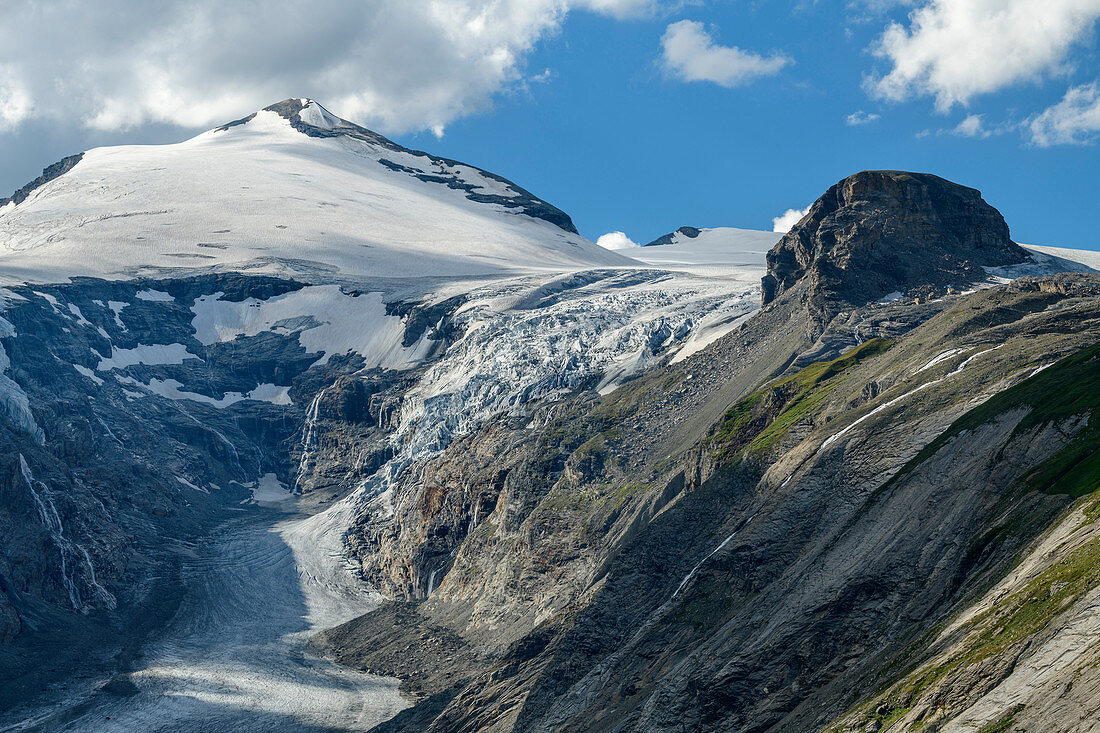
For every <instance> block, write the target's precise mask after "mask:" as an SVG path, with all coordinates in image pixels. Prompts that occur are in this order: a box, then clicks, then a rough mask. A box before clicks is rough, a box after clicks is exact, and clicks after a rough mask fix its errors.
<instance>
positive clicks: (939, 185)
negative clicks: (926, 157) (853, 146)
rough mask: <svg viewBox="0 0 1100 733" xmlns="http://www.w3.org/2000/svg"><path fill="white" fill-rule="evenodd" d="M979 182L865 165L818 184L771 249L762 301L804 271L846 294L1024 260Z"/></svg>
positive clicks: (966, 277)
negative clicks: (825, 186)
mask: <svg viewBox="0 0 1100 733" xmlns="http://www.w3.org/2000/svg"><path fill="white" fill-rule="evenodd" d="M1027 258H1028V254H1027V253H1026V251H1025V250H1024V249H1023V248H1022V247H1020V246H1019V245H1017V244H1015V243H1014V242H1013V241H1012V240H1011V239H1010V238H1009V231H1008V225H1007V224H1006V223H1005V220H1004V218H1003V217H1002V216H1001V213H1000V212H999V211H997V209H995V208H993V207H992V206H990V205H989V204H988V203H986V202H985V200H984V199H982V195H981V192H980V191H978V190H976V189H973V188H968V187H966V186H961V185H959V184H957V183H952V182H951V181H948V180H945V179H943V178H940V177H939V176H934V175H932V174H929V173H909V172H905V171H862V172H860V173H856V174H854V175H851V176H848V177H847V178H845V179H844V180H842V181H840V182H838V183H836V184H835V185H833V186H832V187H830V188H829V190H828V191H826V192H825V194H824V195H822V196H821V198H819V199H818V200H817V201H815V202H814V204H813V206H811V207H810V209H809V211H808V212H807V214H806V216H804V217H803V218H802V220H801V221H800V222H798V224H796V225H795V226H794V227H793V228H792V229H791V230H790V231H789V232H788V233H787V234H786V235H784V237H783V238H782V239H781V240H779V242H778V243H777V244H776V245H775V247H773V248H772V250H771V251H770V252H769V253H768V256H767V262H768V274H767V275H766V276H765V277H764V281H763V288H764V297H763V302H764V305H767V304H768V303H769V302H771V301H772V300H774V299H775V298H777V297H778V296H779V295H780V294H781V293H783V292H784V291H786V290H788V289H790V288H791V287H793V286H794V285H795V284H797V283H799V282H802V281H804V280H805V281H807V282H808V284H809V288H810V296H811V298H812V299H814V300H822V299H838V300H840V301H844V302H847V303H852V304H859V305H862V304H863V303H866V302H869V301H871V300H875V299H877V298H881V297H883V296H885V295H887V294H888V293H892V292H896V291H900V292H905V291H908V290H910V289H912V288H915V287H922V286H932V287H936V288H939V287H945V286H948V285H965V284H967V283H971V282H975V281H978V280H980V279H982V278H983V277H984V271H983V270H982V267H983V266H985V267H995V266H1003V265H1012V264H1017V263H1020V262H1023V261H1025V260H1026V259H1027Z"/></svg>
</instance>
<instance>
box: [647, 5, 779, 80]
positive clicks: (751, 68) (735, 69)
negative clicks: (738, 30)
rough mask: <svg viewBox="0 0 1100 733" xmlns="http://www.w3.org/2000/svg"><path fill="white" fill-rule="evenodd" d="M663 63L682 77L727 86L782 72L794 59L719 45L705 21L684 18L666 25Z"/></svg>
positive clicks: (672, 72) (662, 40)
mask: <svg viewBox="0 0 1100 733" xmlns="http://www.w3.org/2000/svg"><path fill="white" fill-rule="evenodd" d="M661 47H662V55H661V64H662V66H663V67H664V69H665V71H666V72H667V73H668V74H669V75H671V76H674V77H676V78H678V79H680V80H682V81H710V82H714V83H715V84H719V85H721V86H724V87H735V86H738V85H740V84H747V83H749V82H750V81H752V80H754V79H756V78H757V77H760V76H771V75H773V74H777V73H779V70H780V69H782V68H783V67H784V66H786V65H787V64H790V63H792V62H791V59H789V58H787V57H786V56H783V55H782V54H778V53H777V54H772V55H771V56H768V57H764V56H759V55H757V54H754V53H751V52H748V51H742V50H741V49H739V48H737V47H736V46H719V45H717V44H715V43H714V39H713V38H712V37H711V35H710V34H709V33H708V32H707V30H706V29H705V28H704V27H703V24H702V23H697V22H695V21H692V20H681V21H679V22H676V23H673V24H671V25H669V26H668V28H666V29H665V34H664V36H663V37H662V38H661Z"/></svg>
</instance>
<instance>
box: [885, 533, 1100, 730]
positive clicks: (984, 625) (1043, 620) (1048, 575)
mask: <svg viewBox="0 0 1100 733" xmlns="http://www.w3.org/2000/svg"><path fill="white" fill-rule="evenodd" d="M1097 585H1100V539H1095V540H1092V541H1090V542H1088V543H1086V544H1084V545H1082V546H1081V547H1079V548H1078V549H1077V550H1075V551H1074V552H1072V553H1070V554H1069V555H1068V556H1066V557H1065V558H1063V559H1062V560H1060V561H1059V562H1058V563H1056V564H1055V565H1053V566H1051V567H1050V568H1048V569H1047V570H1046V571H1044V572H1043V573H1041V574H1040V575H1039V576H1038V577H1036V578H1034V579H1033V580H1032V581H1031V582H1030V583H1028V584H1027V585H1026V586H1025V587H1024V588H1023V589H1022V590H1020V591H1017V592H1016V593H1013V594H1012V595H1011V596H1009V597H1008V598H1006V599H1004V600H1003V601H1000V602H999V603H997V605H995V606H994V607H993V608H991V609H989V610H988V611H986V612H985V613H983V614H982V615H980V616H979V617H978V618H976V619H974V621H972V622H970V624H969V626H970V628H971V630H972V631H971V633H970V635H969V636H968V637H967V639H966V640H965V641H964V642H963V646H962V649H961V650H960V651H959V652H958V653H956V654H954V655H952V656H951V657H950V658H949V659H947V660H945V661H944V662H943V663H941V664H938V665H935V666H932V667H929V668H926V669H923V670H919V671H918V672H916V673H914V674H913V675H911V676H910V677H909V678H908V680H907V681H905V682H904V683H903V690H904V692H905V694H906V697H907V698H908V699H910V700H913V699H915V698H916V697H917V696H918V695H920V694H921V693H922V692H923V691H924V690H926V689H928V688H929V687H930V686H931V685H932V684H934V683H935V682H936V681H937V680H939V679H941V678H943V677H944V676H946V675H947V674H949V673H950V672H952V671H954V670H957V669H959V668H962V667H966V666H969V665H971V664H974V663H976V662H981V661H982V660H984V659H988V658H989V657H992V656H993V655H996V654H1000V653H1002V652H1004V651H1005V650H1006V649H1008V648H1009V647H1012V646H1015V645H1017V644H1020V643H1023V642H1025V641H1026V640H1027V639H1029V638H1030V637H1031V636H1032V635H1034V634H1035V633H1037V632H1039V631H1041V630H1042V629H1044V628H1045V627H1046V626H1047V624H1049V623H1050V621H1051V620H1052V619H1053V618H1054V617H1055V616H1057V615H1058V614H1059V613H1061V612H1062V611H1064V610H1066V609H1067V608H1069V607H1070V606H1071V605H1072V604H1073V603H1075V602H1076V601H1077V599H1079V598H1080V597H1081V596H1082V595H1083V594H1084V593H1086V592H1088V591H1089V590H1091V589H1093V588H1095V587H1096V586H1097ZM996 730H1001V729H996Z"/></svg>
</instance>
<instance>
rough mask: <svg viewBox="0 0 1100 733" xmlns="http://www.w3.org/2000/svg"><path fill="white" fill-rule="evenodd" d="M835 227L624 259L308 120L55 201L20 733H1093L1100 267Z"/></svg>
mask: <svg viewBox="0 0 1100 733" xmlns="http://www.w3.org/2000/svg"><path fill="white" fill-rule="evenodd" d="M810 212H811V213H810V214H808V215H807V217H805V218H804V219H803V220H802V221H801V222H799V224H798V225H796V226H795V228H794V229H792V231H791V232H790V233H788V234H786V235H782V234H777V233H770V232H754V231H749V230H743V229H733V228H712V229H706V228H695V227H681V228H680V229H679V230H677V231H676V232H673V233H671V234H668V235H665V236H662V237H660V238H658V239H656V240H655V241H653V242H651V243H650V244H649V245H646V246H644V247H640V248H631V249H629V250H623V251H618V252H612V251H608V250H605V249H603V248H601V247H598V246H596V245H595V244H593V243H591V242H589V241H588V240H586V239H584V238H583V237H581V236H580V235H579V234H578V233H577V232H576V230H575V228H574V227H573V224H572V222H571V221H570V219H569V217H568V215H566V214H565V213H564V212H562V211H560V210H559V209H557V208H555V207H554V206H553V205H551V204H549V203H547V202H545V201H542V200H541V199H539V198H537V197H536V196H535V195H534V194H532V193H530V192H529V191H527V190H525V189H523V188H521V187H520V186H518V185H516V184H514V183H512V182H510V181H508V180H506V179H504V178H501V177H499V176H497V175H495V174H492V173H489V172H487V171H484V170H481V169H479V168H476V167H474V166H472V165H468V164H464V163H460V162H457V161H453V160H447V159H443V158H439V157H436V156H433V155H430V154H428V153H423V152H418V151H412V150H408V149H405V148H403V147H401V146H399V145H396V144H395V143H393V142H391V141H389V140H387V139H385V138H384V137H382V136H380V135H377V134H376V133H373V132H371V131H370V130H367V129H365V128H362V127H359V126H357V125H354V124H353V123H350V122H347V121H345V120H341V119H339V118H337V117H335V116H334V115H332V114H331V113H329V112H328V111H327V110H325V109H324V108H323V107H322V106H321V105H319V104H317V103H316V102H313V101H311V100H307V99H288V100H285V101H283V102H280V103H278V104H275V105H272V106H270V107H268V108H266V109H264V110H261V111H258V112H256V113H254V114H252V115H249V116H247V117H244V118H242V119H240V120H237V121H234V122H231V123H228V124H226V125H223V126H221V127H219V128H217V129H214V130H211V131H209V132H206V133H203V134H201V135H199V136H197V137H195V138H193V139H191V140H188V141H186V142H182V143H179V144H175V145H165V146H125V147H118V148H103V149H96V150H91V151H88V152H86V153H83V154H82V155H77V156H72V157H70V158H66V159H65V160H64V161H61V162H60V163H58V164H56V165H54V166H50V167H49V168H47V169H46V170H45V171H44V172H43V175H42V176H41V177H40V178H39V179H37V180H36V181H33V182H31V183H30V184H28V185H27V186H25V187H23V188H22V189H20V190H19V191H18V192H16V194H15V195H13V196H12V197H10V198H9V199H5V200H4V201H3V202H2V205H0V281H2V284H3V288H2V289H0V296H2V306H0V308H2V310H0V346H2V349H0V372H2V373H0V445H2V449H0V531H2V536H3V537H4V540H5V541H4V543H3V546H2V547H0V730H49V731H55V730H60V731H85V730H108V731H159V730H184V731H192V730H194V731H198V730H230V729H232V730H256V731H261V730H262V731H265V732H267V731H271V730H286V731H311V732H313V731H317V732H319V731H334V730H367V729H371V728H372V727H374V726H378V730H416V731H420V730H436V731H476V730H494V731H537V730H546V731H549V730H555V731H557V730H620V731H626V730H632V731H643V730H644V731H650V730H737V731H764V730H775V731H780V730H783V731H787V730H821V729H826V728H828V729H832V730H880V729H885V728H890V729H894V730H907V729H910V728H913V729H915V728H921V729H925V730H939V729H959V730H979V729H981V726H984V725H1001V724H1002V722H1003V721H1005V720H1009V719H1010V718H1011V720H1010V722H1009V723H1007V724H1006V725H1011V724H1012V722H1020V723H1021V724H1022V725H1024V726H1031V728H1030V729H1036V730H1038V729H1043V730H1087V729H1088V728H1087V726H1085V725H1084V724H1083V723H1081V722H1080V721H1084V720H1090V719H1095V718H1088V717H1087V716H1088V715H1089V714H1091V713H1090V711H1092V712H1094V711H1095V710H1096V705H1097V702H1098V694H1097V692H1096V690H1097V689H1100V684H1093V682H1094V681H1097V682H1100V680H1097V678H1096V672H1095V670H1096V665H1095V664H1094V662H1095V660H1096V658H1097V654H1098V653H1100V652H1098V651H1097V647H1096V645H1095V644H1093V642H1091V641H1085V642H1081V643H1077V642H1076V641H1074V640H1075V639H1080V638H1086V639H1087V638H1088V636H1087V635H1088V633H1089V630H1090V629H1092V628H1093V626H1095V625H1096V624H1097V623H1100V621H1098V619H1100V615H1097V614H1096V613H1094V608H1095V597H1096V594H1097V593H1100V578H1098V577H1095V572H1094V571H1093V570H1092V568H1093V566H1094V565H1095V563H1092V562H1091V558H1092V553H1095V552H1096V549H1095V548H1094V547H1093V545H1094V544H1096V543H1097V542H1100V540H1098V539H1097V538H1096V537H1094V535H1095V530H1094V526H1095V525H1094V524H1092V523H1091V519H1089V518H1090V517H1092V516H1093V515H1094V514H1095V513H1096V510H1097V509H1096V500H1095V497H1094V495H1093V493H1092V492H1093V491H1094V490H1095V489H1096V488H1097V486H1096V485H1095V477H1096V469H1095V466H1096V460H1097V459H1096V456H1097V453H1096V445H1097V441H1096V438H1095V430H1094V426H1093V425H1092V423H1093V422H1094V420H1093V410H1094V409H1095V408H1096V407H1097V405H1096V400H1095V395H1096V393H1097V389H1100V387H1098V386H1097V373H1096V368H1095V364H1096V363H1097V360H1096V358H1095V355H1094V354H1093V351H1094V350H1095V347H1094V344H1095V343H1096V342H1097V341H1098V340H1100V280H1098V279H1097V278H1098V277H1100V276H1097V275H1093V274H1092V273H1093V272H1094V270H1093V267H1096V266H1100V262H1097V261H1096V258H1095V256H1093V255H1089V254H1087V253H1075V252H1070V251H1064V250H1054V249H1053V248H1031V249H1024V248H1021V247H1019V246H1018V245H1016V244H1015V243H1013V242H1012V241H1011V239H1010V238H1009V233H1008V228H1007V225H1006V224H1005V222H1004V220H1003V219H1002V218H1001V216H1000V214H999V213H998V212H997V211H996V210H995V209H993V208H992V207H990V206H989V205H988V204H986V203H985V202H984V201H983V200H982V199H981V196H980V194H979V193H978V192H977V191H975V190H973V189H968V188H964V187H962V186H957V185H956V184H953V183H950V182H948V181H944V180H942V179H938V178H936V177H934V176H928V175H925V174H910V173H899V172H890V171H879V172H864V173H860V174H856V175H855V176H851V177H849V178H847V179H844V181H841V182H840V183H838V184H837V186H835V187H833V188H832V189H830V191H829V192H827V193H826V194H825V196H823V197H822V198H821V199H820V200H819V201H818V202H817V203H815V205H814V206H813V207H811V210H810ZM899 253H901V254H900V255H899ZM902 255H903V256H902ZM762 279H763V285H762ZM1035 604H1039V606H1036V605H1035ZM1037 607H1041V608H1043V609H1045V610H1043V612H1042V613H1039V614H1036V613H1032V612H1031V611H1033V610H1034V609H1035V608H1037ZM1021 609H1023V611H1021ZM1006 629H1011V633H1008V632H1007V631H1005V630H1006ZM1082 635H1084V636H1082ZM991 639H992V641H991ZM1070 680H1073V681H1074V684H1073V685H1069V681H1070ZM1063 682H1064V683H1065V684H1066V685H1069V686H1066V687H1065V689H1064V690H1062V691H1061V692H1060V693H1059V694H1060V695H1061V698H1059V699H1061V700H1062V701H1063V702H1061V703H1059V704H1057V705H1055V704H1052V703H1050V700H1049V698H1051V696H1052V695H1051V691H1054V690H1056V689H1060V688H1059V687H1058V686H1059V684H1062V683H1063ZM1071 688H1072V689H1071ZM1072 721H1076V722H1072ZM1074 726H1077V727H1074Z"/></svg>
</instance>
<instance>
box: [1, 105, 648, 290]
mask: <svg viewBox="0 0 1100 733" xmlns="http://www.w3.org/2000/svg"><path fill="white" fill-rule="evenodd" d="M0 240H2V242H3V247H2V249H0V263H2V266H3V271H4V276H5V278H6V279H8V280H9V281H12V280H18V281H23V280H26V281H34V282H57V281H60V280H63V279H65V278H69V277H72V276H75V275H84V276H95V277H109V278H118V277H129V276H134V275H139V274H140V275H146V276H158V277H159V276H164V275H166V274H169V273H170V274H175V275H180V274H186V273H189V272H195V271H210V270H237V271H245V272H249V273H257V274H259V273H263V274H280V275H290V276H294V277H300V278H305V279H309V280H320V279H325V278H328V279H332V278H334V277H339V278H341V279H346V280H350V279H354V278H362V277H378V278H382V277H424V276H438V277H453V276H456V275H482V274H487V273H500V272H514V271H526V270H530V269H539V268H543V269H564V268H580V267H592V266H600V265H619V266H621V265H628V264H630V261H629V260H628V259H627V258H625V257H621V256H616V255H615V254H613V253H609V252H607V251H606V250H603V249H601V248H599V247H595V246H594V245H592V244H591V243H590V242H588V241H587V240H585V239H584V238H582V237H580V236H579V235H577V233H576V230H575V229H574V227H573V224H572V222H571V221H570V220H569V217H568V216H567V215H565V214H564V213H562V212H561V211H559V210H557V209H556V208H554V207H553V206H551V205H549V204H547V203H545V202H543V201H541V200H539V199H537V198H535V197H534V196H533V195H532V194H530V193H528V192H527V191H525V190H524V189H522V188H520V187H519V186H517V185H515V184H513V183H511V182H509V181H507V180H505V179H503V178H501V177H499V176H496V175H493V174H491V173H488V172H486V171H482V170H480V169H478V168H474V167H473V166H468V165H464V164H462V163H458V162H456V161H452V160H446V159H443V158H438V157H435V156H431V155H428V154H426V153H419V152H415V151H411V150H407V149H405V148H402V147H401V146H399V145H396V144H394V143H392V142H390V141H389V140H386V139H385V138H383V137H381V136H380V135H377V134H375V133H372V132H370V131H369V130H365V129H364V128H360V127H358V126H356V125H353V124H351V123H349V122H346V121H344V120H341V119H339V118H337V117H335V116H333V115H332V114H331V113H329V112H328V111H327V110H325V109H324V108H323V107H321V106H320V105H319V104H317V103H316V102H313V101H310V100H286V101H284V102H281V103H279V104H276V105H272V106H271V107H268V108H267V109H264V110H261V111H259V112H257V113H255V114H254V115H250V116H249V117H247V118H245V119H243V120H239V121H238V122H235V123H230V124H228V125H226V126H224V127H219V128H217V129H215V130H211V131H209V132H206V133H203V134H201V135H199V136H198V137H195V138H193V139H191V140H188V141H186V142H183V143H179V144H176V145H156V146H149V145H146V146H124V147H115V148H97V149H95V150H90V151H88V152H87V153H84V155H83V156H82V158H81V159H80V160H79V161H78V162H76V163H75V164H74V165H72V166H71V167H69V168H68V170H66V171H65V172H64V173H63V174H62V175H58V176H57V177H54V178H52V179H51V180H49V181H46V182H44V183H42V184H40V185H39V186H37V187H36V188H34V189H33V190H31V191H30V192H29V194H26V195H25V198H23V200H22V201H21V202H18V203H16V201H15V199H13V200H12V201H10V202H9V203H7V204H6V205H4V206H3V207H0Z"/></svg>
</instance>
